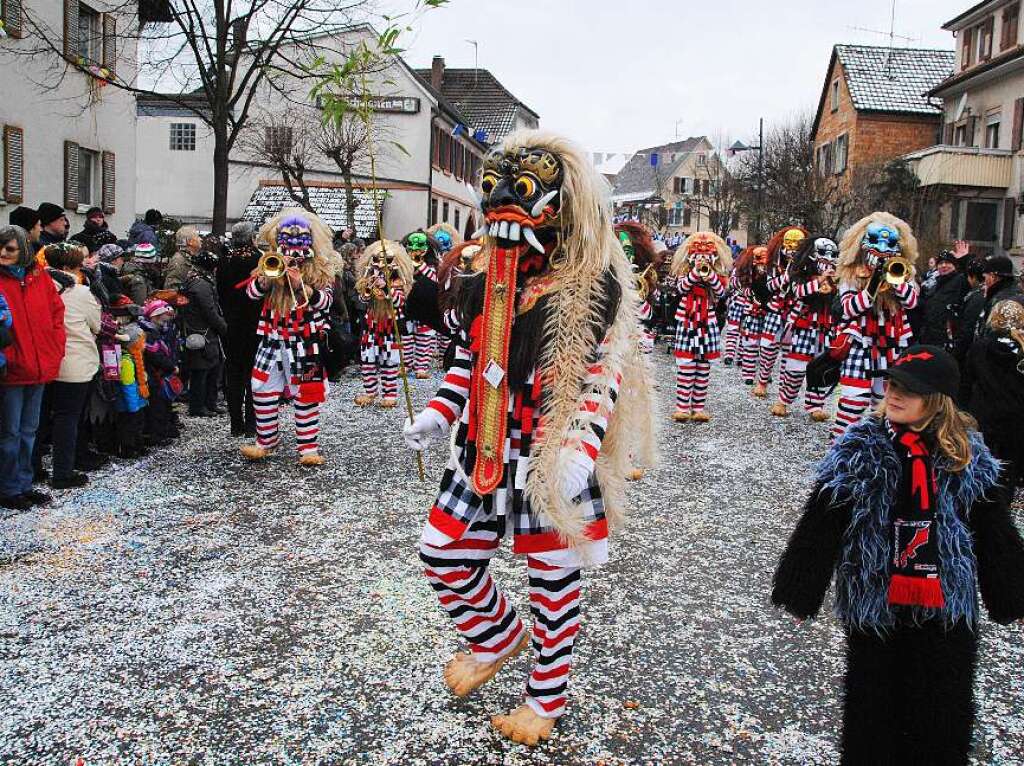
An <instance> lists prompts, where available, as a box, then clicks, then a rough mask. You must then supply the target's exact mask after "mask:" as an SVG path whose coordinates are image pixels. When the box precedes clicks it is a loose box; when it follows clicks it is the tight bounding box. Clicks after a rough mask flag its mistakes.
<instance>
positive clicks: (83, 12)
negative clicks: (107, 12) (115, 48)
mask: <svg viewBox="0 0 1024 766" xmlns="http://www.w3.org/2000/svg"><path fill="white" fill-rule="evenodd" d="M78 55H79V56H80V57H81V58H83V59H85V60H86V61H87V62H89V63H91V64H99V63H101V62H102V61H103V31H102V25H101V23H100V14H98V13H96V11H94V10H93V9H92V8H90V7H89V6H87V5H82V4H81V3H79V5H78Z"/></svg>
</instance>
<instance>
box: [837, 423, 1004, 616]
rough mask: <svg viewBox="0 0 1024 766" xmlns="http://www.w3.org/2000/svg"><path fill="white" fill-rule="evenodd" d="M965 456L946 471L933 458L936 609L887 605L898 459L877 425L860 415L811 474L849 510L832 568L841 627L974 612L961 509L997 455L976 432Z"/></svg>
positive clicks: (995, 476) (980, 491)
mask: <svg viewBox="0 0 1024 766" xmlns="http://www.w3.org/2000/svg"><path fill="white" fill-rule="evenodd" d="M970 439H971V455H972V458H971V463H970V465H968V466H967V467H966V468H965V469H964V470H963V471H959V472H954V471H952V470H950V463H949V461H948V460H947V459H946V458H945V457H944V456H941V455H939V456H936V458H935V462H934V465H935V479H936V488H937V494H938V503H937V509H936V514H935V521H936V528H937V530H938V535H939V555H940V562H941V563H940V567H941V573H940V577H941V580H942V592H943V594H944V596H945V602H946V604H945V606H944V607H943V608H942V609H929V608H924V607H904V606H895V607H894V606H890V605H889V603H888V588H889V579H890V577H891V575H892V563H893V562H892V558H893V547H892V546H893V542H892V534H893V533H892V518H891V515H892V512H893V508H894V506H895V501H896V497H895V496H896V492H897V491H898V490H897V488H898V487H899V480H900V471H901V470H902V469H901V466H900V459H899V456H898V455H897V454H896V450H895V448H894V447H893V444H892V441H891V440H890V438H889V433H888V431H887V429H886V427H885V424H884V423H883V422H882V421H881V420H879V419H878V418H875V417H867V418H865V419H864V420H862V421H861V422H859V423H857V424H855V425H853V426H851V427H850V428H849V429H848V430H847V431H846V434H845V435H844V436H843V437H842V438H841V439H840V440H839V441H837V442H836V444H835V445H834V446H833V448H832V449H831V451H830V452H829V453H828V455H826V457H825V459H824V460H822V462H821V463H820V464H819V466H818V476H817V478H818V481H820V482H821V483H822V485H823V486H824V487H826V488H827V489H829V490H831V493H832V505H833V507H835V508H836V509H837V511H839V510H840V509H842V511H844V512H846V511H848V512H849V513H850V523H849V526H848V527H847V529H846V533H845V534H844V536H843V547H842V552H841V554H840V556H839V563H838V565H837V567H836V605H835V610H836V615H837V616H838V617H839V619H840V620H841V621H842V622H843V624H844V625H846V626H847V627H848V628H852V629H856V630H861V631H875V632H879V633H881V632H884V631H885V630H886V629H887V628H891V627H893V626H896V625H898V624H918V623H920V622H922V621H924V620H927V619H933V618H941V619H943V620H944V621H945V622H946V624H947V625H953V624H954V623H956V622H957V621H959V620H964V621H965V622H966V623H967V624H968V625H970V626H972V627H973V626H974V624H975V620H976V617H977V561H976V559H975V555H974V545H973V542H972V538H971V530H970V529H969V527H968V514H969V513H970V511H971V508H972V506H973V505H974V503H975V502H976V501H977V500H980V499H981V498H982V497H983V496H984V495H985V493H986V492H987V491H988V490H989V489H991V488H992V487H993V486H995V485H996V483H997V482H998V480H999V461H997V460H996V459H995V458H994V457H992V453H990V452H989V450H988V447H986V446H985V443H984V441H983V440H982V437H981V434H979V433H972V434H971V435H970Z"/></svg>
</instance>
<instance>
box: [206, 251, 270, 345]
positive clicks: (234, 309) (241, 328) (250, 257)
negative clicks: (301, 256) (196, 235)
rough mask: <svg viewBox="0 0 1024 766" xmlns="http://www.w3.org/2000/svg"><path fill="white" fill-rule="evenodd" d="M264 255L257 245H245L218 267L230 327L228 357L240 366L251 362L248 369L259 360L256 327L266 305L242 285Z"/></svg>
mask: <svg viewBox="0 0 1024 766" xmlns="http://www.w3.org/2000/svg"><path fill="white" fill-rule="evenodd" d="M261 255H262V253H260V251H259V250H258V249H257V248H256V247H255V246H254V245H244V246H242V247H237V248H233V249H232V250H229V251H228V254H227V255H226V256H225V257H224V258H221V259H220V261H219V262H218V263H217V296H218V298H219V299H220V305H221V308H222V309H223V310H224V320H225V322H226V323H227V327H228V330H227V337H226V343H227V355H228V357H229V358H230V359H233V360H234V359H238V360H239V362H240V363H241V361H242V360H243V359H248V364H249V365H251V364H252V360H253V359H254V358H255V357H256V348H257V347H258V345H259V338H257V337H256V325H257V324H259V321H260V312H261V311H262V309H263V302H262V301H254V300H253V299H252V298H250V297H249V296H248V295H246V294H245V286H244V285H242V283H244V282H245V281H246V280H247V279H249V277H250V276H251V275H252V272H253V269H255V268H256V266H257V265H258V264H259V261H260V256H261ZM239 285H242V286H241V287H239Z"/></svg>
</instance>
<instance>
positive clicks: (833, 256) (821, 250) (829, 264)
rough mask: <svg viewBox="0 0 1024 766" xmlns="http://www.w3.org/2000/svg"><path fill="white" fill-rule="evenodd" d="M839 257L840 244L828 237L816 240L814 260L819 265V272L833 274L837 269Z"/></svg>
mask: <svg viewBox="0 0 1024 766" xmlns="http://www.w3.org/2000/svg"><path fill="white" fill-rule="evenodd" d="M838 257H839V246H838V245H836V243H835V242H833V241H832V240H831V239H829V238H828V237H819V238H818V239H816V240H814V260H815V262H816V263H817V265H818V273H819V274H831V273H833V272H834V271H835V270H836V260H837V259H838Z"/></svg>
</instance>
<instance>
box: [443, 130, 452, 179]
mask: <svg viewBox="0 0 1024 766" xmlns="http://www.w3.org/2000/svg"><path fill="white" fill-rule="evenodd" d="M451 151H452V137H451V136H450V135H448V133H447V131H444V130H442V131H441V170H444V171H446V172H447V171H451V169H452V165H451V162H452V157H451Z"/></svg>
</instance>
